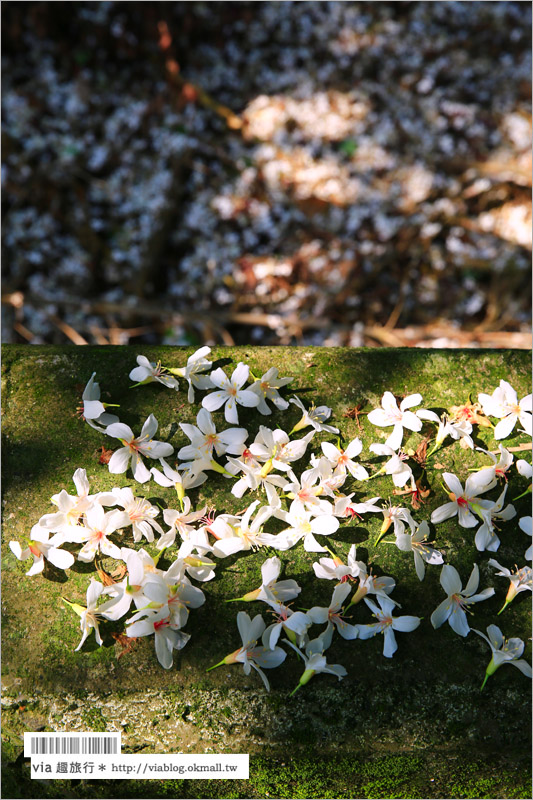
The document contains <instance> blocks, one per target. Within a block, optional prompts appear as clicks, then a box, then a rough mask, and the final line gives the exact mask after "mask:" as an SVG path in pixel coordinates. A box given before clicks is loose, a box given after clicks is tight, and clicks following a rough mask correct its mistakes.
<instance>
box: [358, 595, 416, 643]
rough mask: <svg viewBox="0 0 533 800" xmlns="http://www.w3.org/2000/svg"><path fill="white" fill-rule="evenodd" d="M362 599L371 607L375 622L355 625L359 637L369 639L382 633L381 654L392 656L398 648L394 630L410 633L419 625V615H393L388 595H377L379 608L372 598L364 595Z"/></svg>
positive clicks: (392, 603)
mask: <svg viewBox="0 0 533 800" xmlns="http://www.w3.org/2000/svg"><path fill="white" fill-rule="evenodd" d="M364 600H365V603H366V604H367V606H368V607H369V608H370V609H371V611H372V614H373V616H374V617H376V619H377V622H373V623H371V624H370V625H357V626H356V627H357V629H358V631H359V638H360V639H370V638H371V637H372V636H376V634H378V633H382V634H383V636H384V640H383V655H384V656H385V657H386V658H392V656H393V655H394V653H395V652H396V650H397V649H398V645H397V643H396V637H395V636H394V631H402V632H403V633H410V632H411V631H414V630H415V629H416V628H418V626H419V625H420V617H412V616H408V615H405V616H403V617H393V616H392V612H393V610H394V602H393V601H392V600H391V599H390V597H383V596H379V597H378V603H379V605H380V608H378V607H377V605H376V604H375V603H373V602H372V600H369V599H368V597H365V598H364Z"/></svg>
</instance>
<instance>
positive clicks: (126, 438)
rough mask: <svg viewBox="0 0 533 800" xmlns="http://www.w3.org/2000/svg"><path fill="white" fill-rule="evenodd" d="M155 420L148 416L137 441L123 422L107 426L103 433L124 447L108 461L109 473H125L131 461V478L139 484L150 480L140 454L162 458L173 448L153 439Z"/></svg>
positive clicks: (169, 453)
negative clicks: (118, 441) (118, 440)
mask: <svg viewBox="0 0 533 800" xmlns="http://www.w3.org/2000/svg"><path fill="white" fill-rule="evenodd" d="M157 427H158V424H157V420H156V418H155V417H154V415H153V414H150V416H149V417H148V419H147V420H146V422H145V423H144V425H143V427H142V430H141V435H140V436H139V438H138V439H136V438H135V435H134V433H133V431H132V429H131V428H130V427H129V426H128V425H124V423H123V422H116V423H114V424H113V425H109V426H108V427H107V428H106V430H105V432H106V434H107V435H108V436H112V437H114V438H115V439H120V441H121V442H122V444H123V445H124V447H121V448H119V449H118V450H116V451H115V452H114V453H113V455H112V456H111V458H110V460H109V472H111V473H113V474H117V473H120V472H126V470H127V469H128V465H129V463H130V460H131V469H132V472H133V477H134V478H135V480H136V481H139V483H146V481H149V480H150V472H149V470H148V469H147V468H146V467H145V465H144V463H143V461H142V459H141V454H142V455H144V456H148V457H149V458H164V457H165V456H169V455H171V454H172V453H173V452H174V448H173V447H172V445H171V444H167V442H157V441H155V439H153V438H152V437H153V435H154V434H155V432H156V431H157Z"/></svg>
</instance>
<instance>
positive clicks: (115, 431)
mask: <svg viewBox="0 0 533 800" xmlns="http://www.w3.org/2000/svg"><path fill="white" fill-rule="evenodd" d="M105 432H106V434H107V436H113V438H114V439H123V440H124V441H125V442H132V441H133V439H134V438H135V436H134V435H133V431H132V429H131V428H130V426H129V425H125V424H124V423H123V422H114V423H113V424H112V425H108V426H107V428H106V429H105Z"/></svg>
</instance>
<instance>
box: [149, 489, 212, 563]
mask: <svg viewBox="0 0 533 800" xmlns="http://www.w3.org/2000/svg"><path fill="white" fill-rule="evenodd" d="M206 511H207V507H206V506H204V508H201V509H200V511H192V512H191V501H190V498H189V497H186V498H185V499H184V501H183V510H182V511H181V512H180V511H176V510H175V509H173V508H165V510H164V511H163V519H164V520H165V522H166V524H167V525H170V530H168V531H167V532H166V533H164V534H163V535H162V536H161V538H160V539H159V541H158V543H157V549H158V550H164V549H165V547H170V546H171V545H173V544H174V542H175V540H176V533H178V532H179V534H180V536H181V538H182V539H183V540H184V541H187V540H189V539H191V540H192V541H193V542H195V541H197V539H196V537H195V533H196V531H195V530H194V528H193V527H192V526H191V523H193V522H198V520H201V519H202V517H203V516H204V515H205V512H206ZM198 542H199V543H202V544H203V540H202V541H200V540H198ZM206 544H207V542H206Z"/></svg>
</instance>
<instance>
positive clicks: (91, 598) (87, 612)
mask: <svg viewBox="0 0 533 800" xmlns="http://www.w3.org/2000/svg"><path fill="white" fill-rule="evenodd" d="M103 589H104V586H103V584H102V583H100V582H99V581H95V580H94V578H91V582H90V584H89V588H88V589H87V608H84V607H83V606H80V605H78V603H70V602H69V601H68V600H66V599H65V598H64V597H63V601H64V602H65V603H66V604H67V605H69V606H70V607H71V608H72V609H73V610H74V611H75V612H76V614H78V616H79V617H80V627H81V630H82V634H83V635H82V637H81V641H80V643H79V645H78V646H77V647H76V650H80V649H81V647H82V645H83V643H84V641H85V639H86V638H87V637H88V635H89V634H90V632H91V631H92V630H94V636H95V639H96V643H97V644H99V645H100V647H101V646H102V638H101V636H100V630H99V627H98V625H99V617H100V614H99V613H98V612H97V610H96V608H97V603H98V598H99V597H100V595H101V594H102V591H103Z"/></svg>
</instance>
